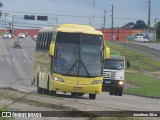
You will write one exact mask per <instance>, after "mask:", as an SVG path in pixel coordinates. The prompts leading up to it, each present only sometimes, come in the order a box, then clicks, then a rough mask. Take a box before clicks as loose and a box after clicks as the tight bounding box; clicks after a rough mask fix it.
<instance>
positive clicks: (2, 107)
mask: <svg viewBox="0 0 160 120" xmlns="http://www.w3.org/2000/svg"><path fill="white" fill-rule="evenodd" d="M3 111H9V108H8V107H7V105H6V104H3V105H2V106H0V112H3ZM0 120H14V118H13V117H4V118H3V117H0Z"/></svg>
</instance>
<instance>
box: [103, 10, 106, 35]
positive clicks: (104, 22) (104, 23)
mask: <svg viewBox="0 0 160 120" xmlns="http://www.w3.org/2000/svg"><path fill="white" fill-rule="evenodd" d="M105 25H106V10H104V21H103V34H104V32H105Z"/></svg>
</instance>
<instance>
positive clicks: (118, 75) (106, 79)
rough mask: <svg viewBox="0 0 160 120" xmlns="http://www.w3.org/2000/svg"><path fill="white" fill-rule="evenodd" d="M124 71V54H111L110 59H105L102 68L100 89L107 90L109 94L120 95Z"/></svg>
mask: <svg viewBox="0 0 160 120" xmlns="http://www.w3.org/2000/svg"><path fill="white" fill-rule="evenodd" d="M128 67H129V66H128ZM124 72H125V57H124V56H120V55H111V56H110V59H106V60H105V64H104V70H103V84H102V91H109V94H110V95H115V96H117V95H118V96H122V93H123V86H124Z"/></svg>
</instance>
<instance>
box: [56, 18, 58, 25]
mask: <svg viewBox="0 0 160 120" xmlns="http://www.w3.org/2000/svg"><path fill="white" fill-rule="evenodd" d="M57 24H58V17H56V26H57Z"/></svg>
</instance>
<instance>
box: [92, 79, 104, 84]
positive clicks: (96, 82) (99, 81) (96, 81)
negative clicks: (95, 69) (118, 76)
mask: <svg viewBox="0 0 160 120" xmlns="http://www.w3.org/2000/svg"><path fill="white" fill-rule="evenodd" d="M101 83H102V80H94V81H93V82H92V84H101Z"/></svg>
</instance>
